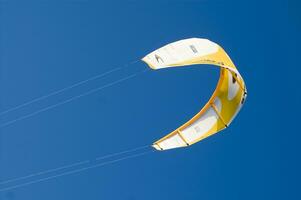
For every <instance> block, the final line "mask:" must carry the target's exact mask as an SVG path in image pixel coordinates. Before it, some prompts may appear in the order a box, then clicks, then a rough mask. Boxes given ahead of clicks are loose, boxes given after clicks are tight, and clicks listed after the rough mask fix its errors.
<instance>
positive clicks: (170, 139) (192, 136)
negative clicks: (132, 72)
mask: <svg viewBox="0 0 301 200" xmlns="http://www.w3.org/2000/svg"><path fill="white" fill-rule="evenodd" d="M142 60H143V61H144V62H145V63H147V64H148V65H149V67H151V68H152V69H154V70H156V69H162V68H168V67H181V66H187V65H198V64H210V65H214V66H219V67H220V77H219V81H218V83H217V86H216V89H215V91H214V93H213V95H212V96H211V98H210V99H209V101H208V102H207V104H206V105H205V106H204V107H203V108H202V109H201V111H200V112H199V113H197V114H196V115H195V116H194V117H193V118H192V119H190V120H189V121H188V122H186V123H185V124H183V125H182V126H180V127H179V128H177V129H176V130H174V131H173V132H171V133H169V134H168V135H166V136H165V137H163V138H161V139H159V140H158V141H156V142H154V143H153V145H152V146H153V147H154V148H155V149H157V150H167V149H173V148H178V147H186V146H189V145H192V144H194V143H196V142H199V141H200V140H202V139H204V138H206V137H208V136H211V135H213V134H215V133H217V132H219V131H221V130H223V129H224V128H227V127H228V126H229V125H230V123H231V122H232V120H233V119H234V118H235V116H236V115H237V113H238V112H239V110H240V109H241V107H242V105H243V103H244V101H245V99H246V96H247V89H246V85H245V83H244V80H243V79H242V77H241V75H240V74H239V72H238V71H237V68H236V67H235V65H234V64H233V62H232V61H231V59H230V57H229V56H228V55H227V53H226V52H225V51H224V50H223V49H222V48H221V47H220V46H219V45H218V44H216V43H214V42H211V41H210V40H207V39H201V38H190V39H185V40H180V41H177V42H173V43H170V44H167V45H165V46H163V47H161V48H159V49H157V50H155V51H153V52H151V53H150V54H148V55H146V56H145V57H144V58H143V59H142Z"/></svg>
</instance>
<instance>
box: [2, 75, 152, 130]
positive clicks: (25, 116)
mask: <svg viewBox="0 0 301 200" xmlns="http://www.w3.org/2000/svg"><path fill="white" fill-rule="evenodd" d="M146 71H149V69H144V70H142V71H139V72H136V73H134V74H131V75H128V76H126V77H124V78H121V79H118V80H116V81H113V82H111V83H107V84H105V85H102V86H100V87H97V88H94V89H91V90H89V91H87V92H84V93H82V94H79V95H76V96H73V97H71V98H69V99H66V100H64V101H61V102H59V103H56V104H53V105H50V106H47V107H44V108H42V109H39V110H37V111H34V112H32V113H30V114H27V115H23V116H21V117H18V118H16V119H13V120H10V121H7V122H4V123H2V124H0V128H3V127H6V126H8V125H11V124H13V123H15V122H18V121H21V120H24V119H27V118H29V117H33V116H35V115H37V114H40V113H42V112H45V111H48V110H50V109H53V108H56V107H58V106H60V105H64V104H66V103H69V102H72V101H74V100H76V99H79V98H81V97H84V96H87V95H90V94H93V93H95V92H98V91H100V90H103V89H105V88H108V87H111V86H113V85H116V84H118V83H121V82H124V81H126V80H129V79H131V78H134V77H136V76H137V75H139V74H141V73H144V72H146Z"/></svg>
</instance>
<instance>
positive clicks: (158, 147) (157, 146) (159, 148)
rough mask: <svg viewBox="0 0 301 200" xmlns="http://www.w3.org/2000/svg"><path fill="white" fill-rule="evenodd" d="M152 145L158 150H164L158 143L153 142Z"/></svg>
mask: <svg viewBox="0 0 301 200" xmlns="http://www.w3.org/2000/svg"><path fill="white" fill-rule="evenodd" d="M152 147H153V148H155V149H156V150H158V151H163V149H162V148H161V147H160V146H159V145H158V144H153V145H152Z"/></svg>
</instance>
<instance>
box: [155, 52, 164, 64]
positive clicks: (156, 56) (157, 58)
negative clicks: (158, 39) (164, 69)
mask: <svg viewBox="0 0 301 200" xmlns="http://www.w3.org/2000/svg"><path fill="white" fill-rule="evenodd" d="M155 58H156V60H157V62H158V63H160V61H159V60H161V62H162V63H164V61H163V59H162V58H161V57H160V56H158V55H157V54H155Z"/></svg>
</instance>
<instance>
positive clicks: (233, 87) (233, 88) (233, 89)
mask: <svg viewBox="0 0 301 200" xmlns="http://www.w3.org/2000/svg"><path fill="white" fill-rule="evenodd" d="M227 72H228V76H229V78H228V87H229V90H228V100H229V101H231V100H232V99H234V97H235V96H236V95H237V93H238V91H239V87H240V86H239V84H238V83H237V81H235V83H233V76H232V74H231V72H229V71H227ZM237 78H238V77H237Z"/></svg>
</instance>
